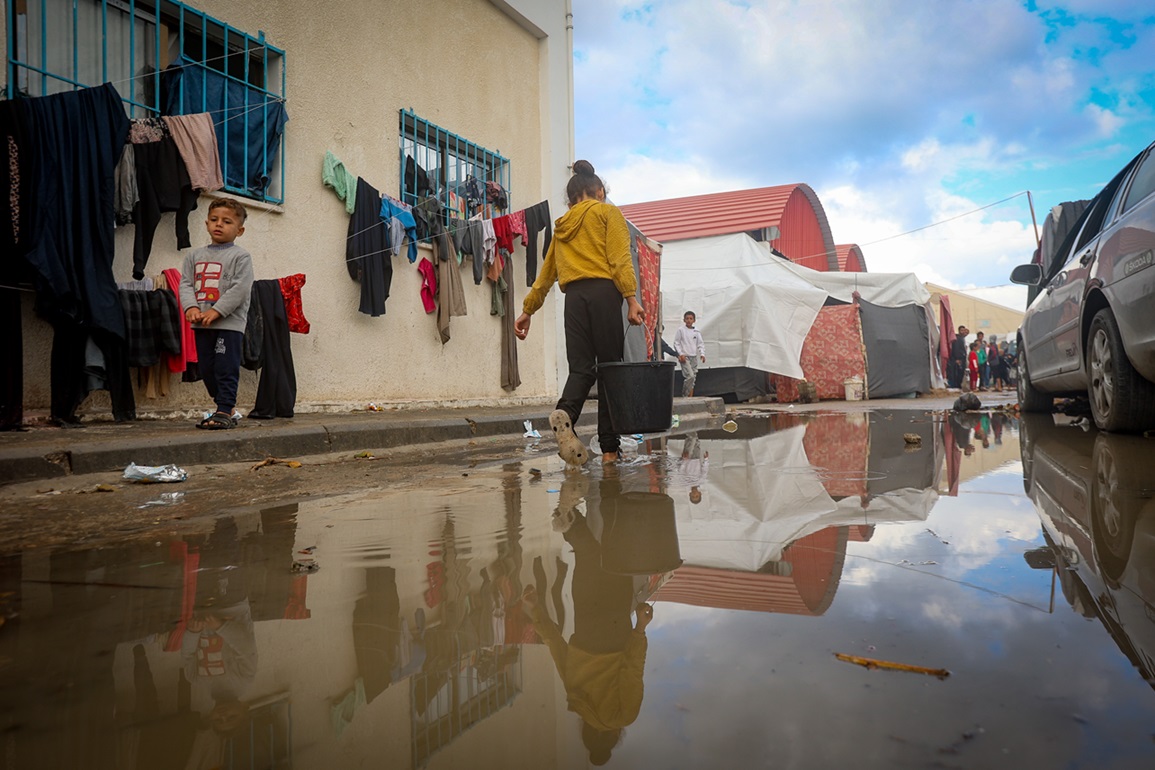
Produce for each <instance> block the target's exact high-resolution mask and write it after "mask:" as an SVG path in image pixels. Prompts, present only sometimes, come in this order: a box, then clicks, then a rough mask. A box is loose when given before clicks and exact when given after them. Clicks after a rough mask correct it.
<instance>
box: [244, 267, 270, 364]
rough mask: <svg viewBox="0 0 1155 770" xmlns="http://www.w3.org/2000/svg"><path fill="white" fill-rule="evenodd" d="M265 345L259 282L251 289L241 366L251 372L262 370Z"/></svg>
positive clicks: (254, 282)
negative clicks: (262, 355)
mask: <svg viewBox="0 0 1155 770" xmlns="http://www.w3.org/2000/svg"><path fill="white" fill-rule="evenodd" d="M264 344H265V316H264V314H263V313H262V312H261V298H260V295H259V294H258V292H257V282H256V281H253V285H252V287H250V289H249V314H248V316H247V317H246V318H245V336H244V337H243V338H242V339H241V366H243V367H244V368H246V369H248V370H249V371H250V372H255V371H258V370H259V369H260V368H261V354H262V346H263V345H264Z"/></svg>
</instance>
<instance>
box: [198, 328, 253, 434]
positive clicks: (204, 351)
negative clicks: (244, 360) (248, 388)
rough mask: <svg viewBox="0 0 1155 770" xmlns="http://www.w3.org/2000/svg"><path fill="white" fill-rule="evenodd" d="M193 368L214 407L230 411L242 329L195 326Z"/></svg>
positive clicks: (233, 403) (234, 396)
mask: <svg viewBox="0 0 1155 770" xmlns="http://www.w3.org/2000/svg"><path fill="white" fill-rule="evenodd" d="M194 332H195V333H196V338H197V368H198V369H200V373H201V379H203V380H204V381H205V388H206V389H208V392H209V396H210V397H212V399H213V401H216V403H217V411H218V412H221V413H223V414H227V415H232V413H233V409H234V407H236V405H237V382H238V381H239V380H240V376H241V347H242V345H243V343H244V338H245V335H244V332H234V331H226V330H224V329H195V330H194Z"/></svg>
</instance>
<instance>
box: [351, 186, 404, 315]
mask: <svg viewBox="0 0 1155 770" xmlns="http://www.w3.org/2000/svg"><path fill="white" fill-rule="evenodd" d="M380 198H381V194H380V193H379V192H377V190H376V189H374V187H373V186H372V185H371V184H369V183H368V182H366V181H365V180H364V179H362V178H361V177H357V208H356V209H355V210H354V211H353V216H351V217H349V233H348V237H347V238H346V240H345V267H346V268H348V270H349V276H350V277H351V278H352V279H353V280H355V281H359V282H360V284H361V304H360V306H359V308H358V309H359V310H360V311H361V312H362V313H365V314H367V315H370V316H372V317H374V318H377V317H378V316H383V315H385V300H387V299H389V287H390V285H391V284H392V283H393V263H392V262H391V261H390V260H389V257H390V254H391V251H390V248H389V239H388V238H387V237H386V235H387V230H386V228H385V223H384V222H383V221H382V220H381V213H380V209H378V207H377V201H378V200H380Z"/></svg>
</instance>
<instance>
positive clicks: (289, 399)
mask: <svg viewBox="0 0 1155 770" xmlns="http://www.w3.org/2000/svg"><path fill="white" fill-rule="evenodd" d="M253 291H254V293H255V297H256V299H257V300H258V304H259V305H260V308H261V316H262V317H263V319H264V330H263V332H264V339H263V340H262V342H261V379H260V381H259V382H257V398H256V401H255V402H254V404H253V408H252V410H251V411H250V412H249V417H251V418H253V419H255V420H269V419H272V418H274V417H292V416H293V413H294V409H295V408H296V403H297V371H296V367H295V366H294V365H293V350H292V347H291V345H290V343H289V318H288V315H287V314H286V313H285V297H284V295H283V294H282V293H281V284H280V283H279V282H278V281H276V280H262V281H253Z"/></svg>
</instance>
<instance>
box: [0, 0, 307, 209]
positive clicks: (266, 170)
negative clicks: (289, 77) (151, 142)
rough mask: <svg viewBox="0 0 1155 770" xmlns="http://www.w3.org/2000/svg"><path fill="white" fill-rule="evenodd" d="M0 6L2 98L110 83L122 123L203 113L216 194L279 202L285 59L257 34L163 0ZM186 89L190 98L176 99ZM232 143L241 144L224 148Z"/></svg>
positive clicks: (62, 0) (44, 0) (30, 1)
mask: <svg viewBox="0 0 1155 770" xmlns="http://www.w3.org/2000/svg"><path fill="white" fill-rule="evenodd" d="M6 5H7V10H8V19H7V24H6V29H7V46H8V62H7V80H8V88H7V95H8V98H16V97H17V96H47V95H49V94H54V93H59V92H61V91H68V90H73V89H77V88H86V87H89V86H94V85H99V84H101V83H111V84H112V85H113V86H115V87H116V89H117V90H118V91H119V92H120V95H121V98H122V99H123V100H124V103H125V108H126V110H127V112H128V115H129V117H133V118H139V117H147V116H150V115H160V114H182V113H185V114H187V113H191V112H209V113H211V114H212V116H213V122H214V123H216V124H217V127H218V131H217V135H218V143H219V144H221V146H220V148H219V149H220V154H221V166H222V171H223V172H224V175H225V180H226V184H225V189H226V190H228V191H229V192H233V193H236V194H238V195H243V196H246V197H250V198H256V199H258V200H264V201H268V202H271V203H282V202H283V201H284V196H283V190H284V180H285V158H284V153H283V152H282V151H281V148H280V130H282V129H283V125H284V121H285V120H286V119H287V118H286V117H285V115H284V102H285V98H284V94H285V52H284V51H282V50H280V49H278V48H275V47H273V46H271V45H269V44H268V43H267V42H265V37H264V33H260V34H258V35H257V36H256V37H254V36H252V35H249V34H246V33H244V32H241V31H240V30H238V29H235V28H233V27H231V26H229V25H228V24H226V23H224V22H222V21H218V20H217V19H215V18H213V17H211V16H209V15H208V14H205V13H203V12H201V11H198V10H196V9H195V8H191V7H189V6H187V5H185V4H184V3H180V2H171V1H170V0H18V1H17V2H13V1H12V0H10V1H9V2H8V3H7V4H6ZM181 75H196V76H198V77H195V78H194V77H181ZM190 81H192V82H195V83H196V84H197V85H198V87H199V89H200V91H199V95H194V94H190V93H187V92H186V90H187V88H188V85H189V82H190ZM213 97H215V98H213ZM198 102H199V104H198ZM274 111H275V114H274ZM274 128H275V129H276V130H275V131H274V130H273V129H274ZM237 137H241V139H240V140H238V139H237ZM238 141H239V142H240V143H243V144H244V146H243V147H241V146H230V145H236V144H238ZM230 166H231V167H232V168H231V170H230Z"/></svg>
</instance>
